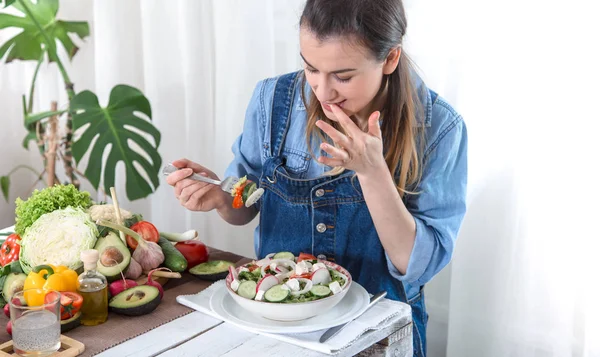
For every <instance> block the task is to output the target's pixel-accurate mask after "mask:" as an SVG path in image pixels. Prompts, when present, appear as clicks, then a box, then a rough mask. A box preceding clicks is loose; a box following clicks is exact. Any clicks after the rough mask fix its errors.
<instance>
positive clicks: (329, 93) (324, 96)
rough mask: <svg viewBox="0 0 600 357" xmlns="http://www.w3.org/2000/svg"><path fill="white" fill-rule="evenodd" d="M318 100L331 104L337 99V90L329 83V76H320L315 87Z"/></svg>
mask: <svg viewBox="0 0 600 357" xmlns="http://www.w3.org/2000/svg"><path fill="white" fill-rule="evenodd" d="M313 89H314V91H315V95H316V96H317V99H319V101H321V102H329V101H332V100H334V99H335V98H336V96H337V94H336V91H335V88H334V87H333V86H332V85H331V83H329V79H328V78H327V76H324V75H322V76H319V79H318V80H317V84H316V85H315V86H314V87H313Z"/></svg>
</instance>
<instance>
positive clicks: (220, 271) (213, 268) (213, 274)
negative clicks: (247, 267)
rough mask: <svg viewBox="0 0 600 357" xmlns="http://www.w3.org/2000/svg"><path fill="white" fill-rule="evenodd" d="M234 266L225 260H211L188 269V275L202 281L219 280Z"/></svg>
mask: <svg viewBox="0 0 600 357" xmlns="http://www.w3.org/2000/svg"><path fill="white" fill-rule="evenodd" d="M230 266H232V267H235V264H234V263H232V262H228V261H226V260H211V261H208V262H205V263H200V264H198V265H196V266H194V267H193V268H191V269H190V274H192V275H194V276H196V277H198V278H200V279H204V280H212V281H216V280H221V279H225V277H226V276H227V274H229V267H230Z"/></svg>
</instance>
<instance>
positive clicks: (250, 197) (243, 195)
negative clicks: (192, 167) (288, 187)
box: [162, 164, 265, 209]
mask: <svg viewBox="0 0 600 357" xmlns="http://www.w3.org/2000/svg"><path fill="white" fill-rule="evenodd" d="M177 170H179V168H177V167H175V166H174V165H173V164H167V165H166V166H165V167H164V168H163V170H162V172H163V174H164V175H165V176H167V175H169V174H170V173H172V172H175V171H177ZM189 178H191V179H192V180H196V181H202V182H206V183H210V184H213V185H217V186H219V187H221V190H223V191H225V192H227V193H229V194H231V197H233V203H232V207H233V208H236V209H239V208H242V207H244V206H246V207H250V206H252V205H253V204H255V203H256V202H258V200H259V199H260V197H261V196H262V195H263V193H264V192H265V190H264V189H263V188H259V187H258V186H257V185H256V183H255V182H253V181H251V180H249V179H248V178H247V177H246V176H244V177H242V178H239V179H238V178H236V177H233V176H228V177H226V178H225V179H224V180H223V181H219V180H213V179H211V178H208V177H204V176H202V175H198V174H193V175H191V176H190V177H189Z"/></svg>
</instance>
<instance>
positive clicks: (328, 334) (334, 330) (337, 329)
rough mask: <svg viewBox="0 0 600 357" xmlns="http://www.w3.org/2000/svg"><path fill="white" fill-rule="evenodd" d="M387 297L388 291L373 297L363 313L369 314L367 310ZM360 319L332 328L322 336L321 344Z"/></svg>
mask: <svg viewBox="0 0 600 357" xmlns="http://www.w3.org/2000/svg"><path fill="white" fill-rule="evenodd" d="M386 295H387V291H382V292H380V293H377V294H375V295H373V296H372V297H371V300H369V305H367V308H366V309H365V311H364V312H363V314H364V313H365V312H367V310H369V309H370V308H371V307H372V306H373V305H375V304H376V303H377V301H379V300H381V299H383V298H384V297H385V296H386ZM361 315H362V314H361ZM358 317H360V316H357V317H355V318H354V319H352V320H350V321H348V322H346V323H343V324H341V325H337V326H334V327H332V328H330V329H329V330H327V331H325V333H324V334H323V336H321V338H320V339H319V342H321V343H323V342H325V341H327V340H329V339H330V338H332V337H333V336H335V335H337V334H338V332H340V331H341V330H342V329H343V328H344V327H346V325H348V324H349V323H350V322H352V321H354V320H356V319H357V318H358Z"/></svg>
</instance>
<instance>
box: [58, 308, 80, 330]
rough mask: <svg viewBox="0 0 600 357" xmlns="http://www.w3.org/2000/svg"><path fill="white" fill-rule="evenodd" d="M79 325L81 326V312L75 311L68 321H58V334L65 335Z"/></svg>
mask: <svg viewBox="0 0 600 357" xmlns="http://www.w3.org/2000/svg"><path fill="white" fill-rule="evenodd" d="M79 325H81V311H77V313H76V314H75V316H73V317H71V318H70V319H66V320H60V332H61V333H65V332H67V331H71V330H72V329H74V328H75V327H77V326H79Z"/></svg>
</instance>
